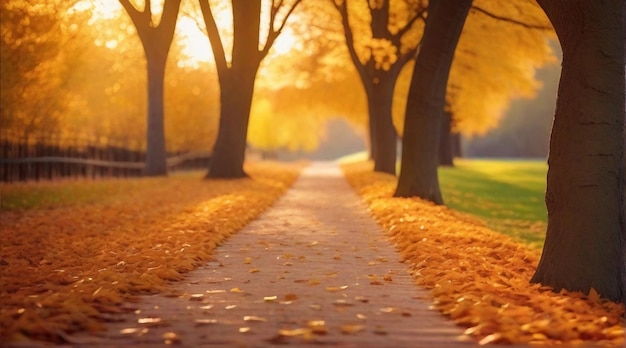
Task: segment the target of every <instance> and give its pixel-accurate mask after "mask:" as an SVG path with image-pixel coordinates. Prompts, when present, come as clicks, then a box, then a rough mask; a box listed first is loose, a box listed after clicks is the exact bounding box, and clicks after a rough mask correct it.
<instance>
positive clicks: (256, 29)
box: [200, 0, 301, 178]
mask: <svg viewBox="0 0 626 348" xmlns="http://www.w3.org/2000/svg"><path fill="white" fill-rule="evenodd" d="M300 2H301V0H295V1H294V2H292V3H291V4H290V5H285V4H284V3H283V1H278V2H272V4H271V7H270V13H269V16H268V18H269V29H268V31H267V37H266V39H265V46H264V47H263V48H262V49H259V41H260V33H261V31H260V26H261V13H262V11H261V6H262V1H249V0H232V11H233V51H232V60H231V63H230V66H229V65H228V63H227V62H226V57H225V54H224V46H223V44H222V40H221V38H220V36H219V30H218V28H217V24H216V22H215V18H214V17H213V13H212V11H211V5H210V4H209V1H208V0H200V8H201V10H202V15H203V17H204V22H205V25H206V27H207V34H208V36H209V40H210V41H211V49H212V50H213V56H214V57H215V65H216V66H217V72H218V77H219V82H220V102H221V106H220V125H219V130H218V135H217V140H216V143H215V147H214V149H213V158H211V164H210V165H209V172H208V173H207V175H206V177H207V178H241V177H245V176H247V174H246V173H245V171H244V169H243V164H244V160H245V153H246V139H247V136H248V123H249V119H250V108H251V105H252V97H253V95H254V82H255V79H256V74H257V71H258V69H259V65H260V64H261V61H262V60H263V58H264V57H265V56H266V55H267V52H268V51H269V49H270V47H271V46H272V44H273V43H274V41H275V40H276V38H277V37H278V35H279V34H280V32H281V30H282V29H283V28H284V26H285V23H286V21H287V19H288V18H289V16H290V15H291V13H292V12H293V10H294V9H295V8H296V6H298V4H299V3H300ZM283 9H286V10H285V12H284V17H283V18H282V20H281V21H279V22H280V23H279V24H278V26H276V22H277V21H276V16H277V14H278V13H279V12H281V13H283V11H282V10H283Z"/></svg>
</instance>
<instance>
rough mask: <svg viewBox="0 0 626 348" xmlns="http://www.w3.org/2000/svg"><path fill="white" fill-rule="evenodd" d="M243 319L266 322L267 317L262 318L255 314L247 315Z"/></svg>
mask: <svg viewBox="0 0 626 348" xmlns="http://www.w3.org/2000/svg"><path fill="white" fill-rule="evenodd" d="M243 321H250V322H266V321H267V319H265V318H262V317H257V316H254V315H246V316H245V317H243Z"/></svg>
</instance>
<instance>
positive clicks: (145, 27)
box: [119, 0, 181, 176]
mask: <svg viewBox="0 0 626 348" xmlns="http://www.w3.org/2000/svg"><path fill="white" fill-rule="evenodd" d="M119 1H120V3H121V4H122V6H123V7H124V9H125V10H126V12H127V13H128V15H129V16H130V18H131V19H132V21H133V24H134V25H135V28H136V29H137V34H139V38H140V39H141V44H142V46H143V49H144V52H145V55H146V61H147V68H148V123H147V132H146V138H147V148H146V166H145V168H144V174H145V175H151V176H154V175H166V174H167V163H166V151H165V129H164V102H163V100H164V99H163V98H164V91H163V90H164V89H163V84H164V77H165V66H166V63H167V56H168V53H169V50H170V46H171V43H172V39H173V38H174V30H175V29H176V20H177V18H178V11H179V9H180V2H181V0H166V1H164V4H163V12H162V13H161V19H160V21H159V23H158V24H156V23H155V18H154V16H153V13H152V8H151V1H150V0H146V1H145V3H144V9H143V11H140V10H138V9H137V8H136V7H135V6H134V5H133V4H132V3H131V2H130V0H119Z"/></svg>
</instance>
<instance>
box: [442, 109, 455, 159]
mask: <svg viewBox="0 0 626 348" xmlns="http://www.w3.org/2000/svg"><path fill="white" fill-rule="evenodd" d="M451 127H452V114H451V113H450V112H448V111H444V112H443V117H442V119H441V134H440V136H439V165H440V166H444V167H453V166H454V149H453V147H452V145H453V136H452V129H451Z"/></svg>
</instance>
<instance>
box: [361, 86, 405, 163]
mask: <svg viewBox="0 0 626 348" xmlns="http://www.w3.org/2000/svg"><path fill="white" fill-rule="evenodd" d="M395 81H396V79H394V78H385V79H384V80H382V81H380V82H379V83H377V84H372V85H371V87H370V88H369V89H368V93H367V105H368V110H369V125H370V138H371V139H370V141H371V144H372V151H371V155H372V159H373V160H374V171H376V172H382V173H389V174H393V175H395V174H396V160H397V141H398V133H397V132H396V128H395V127H394V125H393V120H392V117H391V109H392V102H393V91H394V85H393V83H395Z"/></svg>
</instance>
